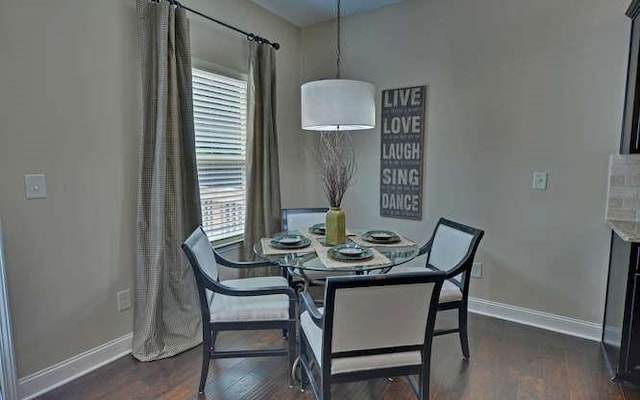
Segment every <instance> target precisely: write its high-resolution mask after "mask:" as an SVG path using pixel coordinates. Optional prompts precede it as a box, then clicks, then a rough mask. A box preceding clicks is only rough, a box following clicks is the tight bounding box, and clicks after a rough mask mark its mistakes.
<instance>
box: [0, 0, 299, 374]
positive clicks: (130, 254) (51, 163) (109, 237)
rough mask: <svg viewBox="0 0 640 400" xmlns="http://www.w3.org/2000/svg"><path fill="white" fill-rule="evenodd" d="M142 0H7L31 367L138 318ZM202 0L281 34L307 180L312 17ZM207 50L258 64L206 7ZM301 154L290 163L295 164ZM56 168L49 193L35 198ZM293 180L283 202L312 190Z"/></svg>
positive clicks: (0, 208)
mask: <svg viewBox="0 0 640 400" xmlns="http://www.w3.org/2000/svg"><path fill="white" fill-rule="evenodd" d="M134 4H135V3H134V1H133V0H109V1H104V0H89V1H86V0H64V1H56V2H52V1H46V0H26V1H9V0H0V37H2V38H3V40H2V41H0V60H1V61H0V121H2V124H1V125H2V126H0V215H1V216H2V219H3V223H4V231H5V232H4V233H5V246H6V262H7V269H8V283H9V292H10V302H11V311H12V318H13V327H14V337H15V347H16V355H17V363H18V370H19V376H21V377H24V376H25V375H28V374H30V373H32V372H34V371H37V370H40V369H42V368H45V367H47V366H49V365H52V364H54V363H56V362H59V361H62V360H64V359H67V358H69V357H71V356H74V355H76V354H79V353H82V352H83V351H86V350H88V349H91V348H94V347H96V346H98V345H101V344H103V343H105V342H108V341H110V340H112V339H114V338H117V337H119V336H122V335H124V334H126V333H128V332H131V331H132V312H131V310H128V311H125V312H121V313H119V312H118V311H117V308H116V292H117V291H119V290H122V289H124V288H133V276H134V268H135V267H134V265H135V252H134V241H135V236H134V234H135V196H136V175H137V168H138V124H139V110H140V101H139V98H140V96H139V93H138V75H139V65H138V59H137V51H136V47H137V36H136V35H137V34H136V12H135V7H134ZM189 5H190V6H192V7H194V8H196V9H201V10H203V11H205V12H208V13H211V14H212V15H215V16H217V17H219V18H220V19H223V20H225V21H229V22H231V23H235V24H238V25H240V26H245V27H250V28H251V29H253V30H255V31H257V32H260V33H262V34H264V35H265V36H267V37H273V38H275V39H277V40H279V41H280V42H281V43H282V45H283V49H282V50H281V51H279V52H278V70H277V74H278V79H279V83H278V95H279V110H278V121H277V122H278V124H279V128H280V134H281V138H282V140H281V141H280V145H281V147H280V151H281V155H282V160H283V162H282V176H283V180H291V179H296V178H297V177H298V175H297V174H299V172H298V171H299V169H297V168H294V166H295V165H296V163H297V162H298V161H299V160H301V158H298V157H299V156H298V152H297V148H298V147H299V146H298V145H297V144H296V140H298V138H299V137H300V136H299V135H298V132H299V129H298V127H299V126H300V123H299V113H298V112H297V111H295V112H291V111H290V110H298V108H299V59H300V55H299V30H298V29H297V28H295V27H294V26H292V25H291V24H289V23H287V22H284V21H283V20H281V19H279V18H277V17H275V16H273V15H272V14H270V13H268V12H267V11H265V10H263V9H261V8H259V7H257V6H255V5H254V4H253V3H251V2H249V1H247V0H215V1H214V0H192V1H189ZM191 21H192V28H193V29H192V40H193V53H194V56H196V57H198V58H201V59H204V60H207V61H210V62H213V63H216V64H219V65H221V66H224V67H227V68H232V69H236V70H240V72H246V69H247V49H246V42H245V39H244V38H243V37H241V36H238V35H235V34H233V33H230V32H228V31H223V30H220V29H219V28H216V27H215V26H214V25H213V24H211V23H207V22H204V21H202V20H200V19H198V18H196V17H192V18H191ZM288 163H289V164H288ZM38 172H42V173H45V174H46V176H47V191H48V197H47V199H44V200H30V201H27V200H25V199H24V190H23V175H24V174H27V173H38ZM300 196H301V194H300V192H298V191H297V190H295V188H293V187H290V186H288V187H284V188H283V203H284V204H285V205H287V204H291V203H303V202H304V200H301V199H300Z"/></svg>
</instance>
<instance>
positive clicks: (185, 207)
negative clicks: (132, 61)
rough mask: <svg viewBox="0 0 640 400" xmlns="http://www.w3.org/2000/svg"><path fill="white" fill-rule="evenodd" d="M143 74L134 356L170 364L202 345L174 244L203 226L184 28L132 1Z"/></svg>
mask: <svg viewBox="0 0 640 400" xmlns="http://www.w3.org/2000/svg"><path fill="white" fill-rule="evenodd" d="M136 7H137V12H138V40H139V50H140V57H141V67H142V75H141V78H142V80H141V82H142V102H143V110H142V124H141V132H140V167H139V178H138V214H137V239H138V241H137V249H136V250H137V266H136V294H135V316H134V332H133V355H134V356H135V357H136V358H137V359H138V360H140V361H151V360H157V359H160V358H165V357H170V356H173V355H175V354H178V353H180V352H182V351H184V350H187V349H189V348H191V347H194V346H196V345H198V344H199V343H200V342H201V340H202V332H201V316H200V308H199V302H198V294H197V291H196V284H195V280H194V277H193V272H192V271H191V268H190V266H189V264H188V261H187V259H186V258H185V257H184V255H183V254H182V250H181V249H180V244H181V243H182V241H183V240H184V239H185V238H186V237H187V236H188V235H189V233H191V231H193V229H194V228H196V227H197V226H198V225H199V224H200V223H201V220H202V217H201V213H200V200H199V196H198V175H197V170H196V159H195V142H194V140H195V139H194V126H193V104H192V87H191V50H190V44H189V23H188V20H187V17H186V15H185V11H184V10H182V9H179V8H178V9H176V7H174V6H172V5H170V4H169V2H167V1H164V0H161V1H160V2H151V1H149V0H137V4H136Z"/></svg>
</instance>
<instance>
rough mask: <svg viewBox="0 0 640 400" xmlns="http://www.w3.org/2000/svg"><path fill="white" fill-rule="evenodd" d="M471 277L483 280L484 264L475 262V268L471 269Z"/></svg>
mask: <svg viewBox="0 0 640 400" xmlns="http://www.w3.org/2000/svg"><path fill="white" fill-rule="evenodd" d="M471 277H472V278H478V279H482V263H481V262H474V263H473V267H471Z"/></svg>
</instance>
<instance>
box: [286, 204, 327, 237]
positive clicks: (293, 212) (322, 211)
mask: <svg viewBox="0 0 640 400" xmlns="http://www.w3.org/2000/svg"><path fill="white" fill-rule="evenodd" d="M327 211H329V209H328V208H283V209H282V210H281V212H280V215H281V217H282V229H283V230H285V231H294V230H298V229H305V228H309V227H310V226H313V225H315V224H321V223H324V221H325V218H326V215H327Z"/></svg>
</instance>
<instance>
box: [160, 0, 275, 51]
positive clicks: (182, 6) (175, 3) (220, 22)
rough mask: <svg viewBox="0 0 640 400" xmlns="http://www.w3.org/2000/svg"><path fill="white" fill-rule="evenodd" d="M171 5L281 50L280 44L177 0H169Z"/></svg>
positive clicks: (248, 38)
mask: <svg viewBox="0 0 640 400" xmlns="http://www.w3.org/2000/svg"><path fill="white" fill-rule="evenodd" d="M169 3H171V4H173V5H175V6H177V7H180V8H183V9H185V10H187V11H189V12H191V13H193V14H196V15H199V16H201V17H202V18H204V19H208V20H209V21H212V22H215V23H216V24H220V25H222V26H224V27H225V28H228V29H231V30H232V31H236V32H238V33H242V34H243V35H245V36H246V37H247V40H252V41H254V42H258V43H262V44H268V45H271V46H272V47H273V48H274V49H276V50H279V49H280V43H278V42H272V41H270V40H268V39H265V38H263V37H262V36H258V35H256V34H255V33H250V32H245V31H243V30H242V29H240V28H236V27H235V26H233V25H229V24H227V23H226V22H222V21H220V20H217V19H215V18H213V17H210V16H208V15H205V14H203V13H201V12H200V11H197V10H194V9H192V8H189V7H187V6H185V5H183V4H182V3H180V2H178V1H177V0H169Z"/></svg>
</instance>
